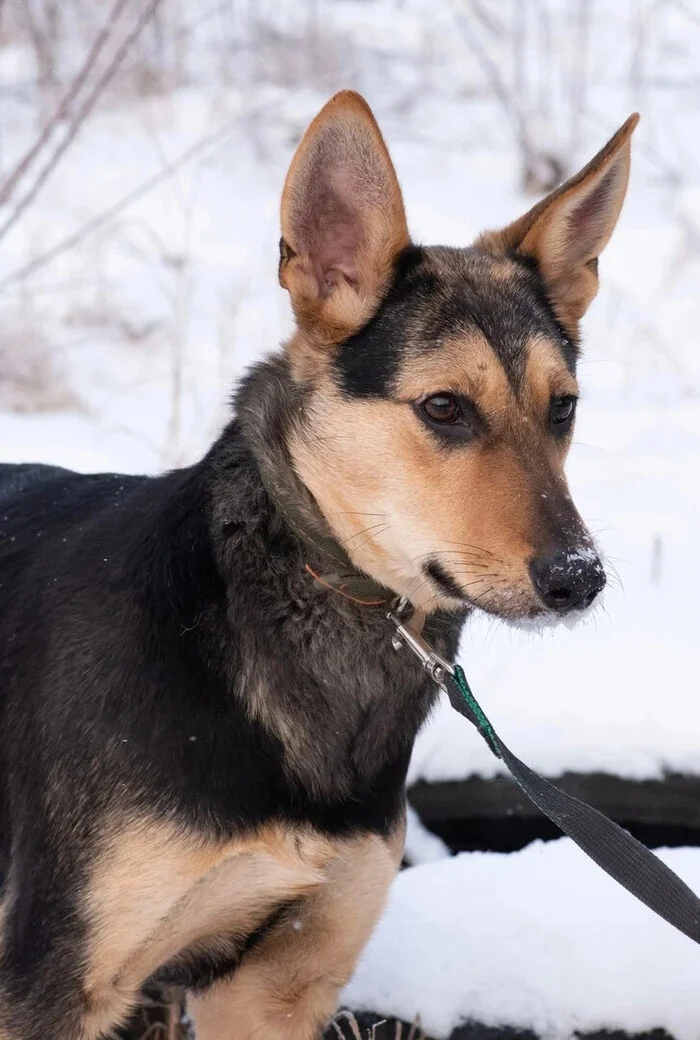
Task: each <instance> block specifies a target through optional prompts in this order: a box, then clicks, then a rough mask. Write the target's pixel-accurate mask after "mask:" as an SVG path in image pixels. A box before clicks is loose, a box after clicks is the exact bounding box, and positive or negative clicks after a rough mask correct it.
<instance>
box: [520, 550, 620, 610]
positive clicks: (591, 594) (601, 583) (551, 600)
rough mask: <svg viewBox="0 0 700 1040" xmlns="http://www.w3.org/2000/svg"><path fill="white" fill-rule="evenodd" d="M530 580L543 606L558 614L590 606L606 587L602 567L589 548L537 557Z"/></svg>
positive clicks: (531, 564) (533, 563) (532, 566)
mask: <svg viewBox="0 0 700 1040" xmlns="http://www.w3.org/2000/svg"><path fill="white" fill-rule="evenodd" d="M530 578H531V579H532V584H533V585H534V586H535V589H536V590H537V594H538V595H539V597H540V599H541V600H542V602H543V603H544V605H545V606H546V607H549V609H550V610H556V611H557V612H558V613H559V614H568V612H569V611H570V610H583V609H584V608H585V607H589V606H590V605H591V603H592V602H593V600H594V599H595V598H596V596H597V595H598V593H599V592H602V590H603V588H604V587H605V571H604V570H603V564H602V563H601V562H600V559H599V557H598V555H597V554H596V553H595V552H594V551H593V549H590V548H588V546H584V547H583V548H580V549H566V550H559V551H557V552H554V553H550V554H549V555H547V556H539V557H536V558H535V559H534V560H532V561H531V563H530Z"/></svg>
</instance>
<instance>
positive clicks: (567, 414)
mask: <svg viewBox="0 0 700 1040" xmlns="http://www.w3.org/2000/svg"><path fill="white" fill-rule="evenodd" d="M575 411H576V398H575V397H571V395H568V394H567V396H566V397H553V398H552V400H551V403H550V405H549V422H550V425H551V426H553V427H558V428H559V430H563V429H564V428H565V427H568V426H570V425H571V423H572V421H573V418H574V412H575Z"/></svg>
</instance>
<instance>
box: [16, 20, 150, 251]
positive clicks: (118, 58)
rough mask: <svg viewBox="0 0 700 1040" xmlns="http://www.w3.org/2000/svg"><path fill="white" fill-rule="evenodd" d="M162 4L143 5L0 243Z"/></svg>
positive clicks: (25, 208) (52, 169)
mask: <svg viewBox="0 0 700 1040" xmlns="http://www.w3.org/2000/svg"><path fill="white" fill-rule="evenodd" d="M161 3H162V0H149V2H148V3H147V4H146V6H145V7H144V9H143V11H142V12H141V15H140V16H139V18H138V20H137V21H136V24H135V25H134V27H133V28H132V30H131V32H129V33H128V34H127V36H126V37H125V38H124V40H123V41H122V43H121V45H120V46H119V48H118V49H117V51H116V53H115V54H114V56H113V58H112V60H111V62H110V63H109V65H108V66H107V68H106V69H105V70H104V72H103V73H102V75H101V76H100V77H99V78H98V79H97V80H96V81H95V83H94V85H93V87H92V89H91V91H90V93H89V94H88V95H87V97H86V98H85V100H84V101H83V103H82V105H81V106H80V107H79V108H78V110H77V112H76V113H75V115H74V116H73V119H72V121H71V125H70V127H69V129H68V133H67V134H66V136H65V137H64V138H63V140H62V141H61V142H60V143H59V144H58V146H57V147H56V150H55V151H54V153H53V155H52V156H51V158H50V159H49V161H48V162H47V163H46V165H45V166H44V168H43V169H42V170H41V171H40V172H39V174H38V175H37V178H36V180H35V181H34V184H33V185H32V186H31V188H30V189H29V191H28V192H27V193H26V194H25V195H24V196H23V197H22V198H21V199H20V200H19V202H18V203H17V205H16V206H15V208H14V210H13V212H12V213H11V214H10V216H9V217H8V218H7V220H6V221H5V223H4V224H3V225H2V226H1V227H0V240H2V239H3V238H4V237H5V235H6V234H7V232H8V231H9V230H10V228H11V227H13V226H14V225H15V224H16V223H17V221H18V220H19V218H20V217H21V216H22V214H23V213H24V212H25V211H26V210H27V209H28V208H29V206H31V204H32V203H33V202H34V200H35V199H36V197H37V195H38V194H39V192H40V191H41V189H42V188H43V186H44V184H46V181H47V180H48V179H49V177H50V176H51V174H52V173H53V171H54V170H55V169H56V166H57V165H58V162H59V160H60V159H61V157H62V156H63V155H64V154H65V152H66V151H67V150H68V148H69V147H70V145H71V143H72V142H73V140H74V139H75V137H76V136H77V134H78V131H79V130H80V128H81V127H82V125H83V123H84V122H85V120H86V119H87V117H88V115H89V114H90V112H91V111H92V109H93V108H94V106H95V104H96V103H97V101H98V100H99V98H100V96H101V95H102V92H103V91H104V89H105V88H106V86H107V84H108V83H109V82H110V80H111V79H112V77H113V76H114V74H115V73H116V72H117V70H118V69H119V66H120V65H121V64H122V62H123V61H124V58H125V57H126V55H127V54H128V52H129V50H130V48H131V46H132V44H133V43H134V42H135V41H136V40H137V39H138V37H139V36H140V34H141V32H142V31H143V29H144V28H145V26H146V25H147V24H148V22H149V21H150V19H151V18H152V17H153V15H154V13H155V11H156V10H157V8H158V7H159V6H160V4H161Z"/></svg>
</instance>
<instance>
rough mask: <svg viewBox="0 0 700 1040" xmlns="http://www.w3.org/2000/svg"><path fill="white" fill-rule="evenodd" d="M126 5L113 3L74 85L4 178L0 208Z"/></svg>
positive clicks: (122, 0)
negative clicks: (32, 142)
mask: <svg viewBox="0 0 700 1040" xmlns="http://www.w3.org/2000/svg"><path fill="white" fill-rule="evenodd" d="M128 3H131V0H115V4H114V6H113V7H112V10H111V11H110V13H109V16H108V18H107V20H106V21H105V23H104V25H103V26H102V28H101V29H100V31H99V32H98V34H97V36H96V37H95V39H94V40H93V43H92V46H91V48H90V50H89V52H88V55H87V57H86V59H85V61H84V62H83V65H82V67H81V68H80V69H79V71H78V72H77V74H76V76H75V77H74V79H73V82H72V83H71V84H70V86H69V87H68V89H67V90H66V92H65V94H64V95H63V97H62V98H61V100H60V102H59V104H58V105H57V106H56V109H55V111H54V113H53V115H52V116H51V118H50V119H48V120H47V121H46V123H45V124H44V126H43V128H42V130H41V132H40V133H39V136H38V137H37V139H36V141H35V142H34V144H33V145H32V146H31V147H30V148H29V149H28V150H27V151H26V152H25V153H24V155H23V156H22V158H21V159H20V160H19V162H18V163H17V165H16V166H15V168H14V169H13V170H12V171H11V173H10V174H8V176H7V177H6V178H5V180H4V181H3V184H2V186H0V206H2V205H4V204H5V203H6V202H7V200H8V199H9V198H10V196H11V195H12V192H13V191H14V189H15V188H16V186H17V184H18V182H19V181H20V180H21V179H22V177H23V176H24V174H25V173H26V172H27V170H28V169H29V167H30V166H31V164H32V163H33V162H34V160H35V159H36V157H37V155H39V153H40V152H41V151H42V149H43V148H44V147H45V146H46V145H47V144H48V142H49V139H50V138H51V136H52V134H53V132H54V130H55V129H56V127H57V126H58V125H59V124H60V123H62V122H63V120H64V119H65V118H66V116H67V114H68V112H69V110H70V107H71V105H72V104H73V102H74V101H75V99H76V97H77V96H78V94H79V93H80V91H81V90H82V88H83V86H84V84H85V81H86V80H87V78H88V76H89V75H90V73H91V72H92V70H93V68H94V67H95V63H96V62H97V59H98V58H99V56H100V54H101V53H102V51H103V49H104V46H105V44H106V42H107V40H108V39H109V35H110V33H111V31H112V29H113V28H114V25H115V23H116V21H117V19H118V18H119V16H120V14H121V13H122V11H123V10H124V8H125V7H126V5H127V4H128Z"/></svg>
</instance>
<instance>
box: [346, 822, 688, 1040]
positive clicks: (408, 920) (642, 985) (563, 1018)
mask: <svg viewBox="0 0 700 1040" xmlns="http://www.w3.org/2000/svg"><path fill="white" fill-rule="evenodd" d="M660 855H661V858H662V859H663V860H664V861H665V862H666V863H667V864H668V865H669V866H670V867H671V868H672V869H673V870H675V871H676V872H677V873H678V874H680V876H681V877H682V878H683V879H684V880H685V881H686V882H687V883H688V884H690V885H691V886H694V887H695V890H696V891H700V849H672V850H663V851H662V852H661V853H660ZM698 959H699V954H698V947H697V945H696V944H695V943H693V942H692V941H691V940H690V939H687V938H686V937H685V936H683V935H681V934H680V933H679V932H676V931H675V930H674V929H672V928H670V927H669V926H668V925H667V924H666V923H665V922H663V921H662V920H661V919H660V918H658V917H657V916H656V915H655V914H653V913H652V912H651V911H650V910H648V909H647V908H646V907H644V906H642V904H641V903H638V902H637V901H636V900H635V899H633V898H632V896H630V895H628V894H627V893H626V892H623V891H622V890H621V889H620V888H619V887H618V886H617V885H616V884H615V882H613V881H612V880H611V879H610V878H609V877H607V875H605V874H603V873H602V871H600V870H599V869H598V868H597V867H596V866H595V865H594V864H593V863H592V862H591V861H590V860H588V859H587V858H586V857H585V856H584V855H583V853H582V852H580V851H579V850H578V849H577V848H576V846H575V845H573V844H572V842H570V841H569V840H568V839H564V838H563V839H561V840H560V841H555V842H549V843H546V844H544V843H542V842H535V843H533V844H532V845H529V846H528V847H527V848H525V849H523V850H522V851H521V852H518V853H510V854H508V855H504V854H497V853H479V852H470V853H463V854H462V855H460V856H456V857H454V858H453V859H447V860H442V861H440V862H436V863H430V864H427V865H425V866H420V867H413V868H411V869H409V870H406V871H404V872H403V873H402V874H400V875H399V877H398V878H397V879H396V881H395V882H394V886H393V889H392V891H391V895H390V898H389V903H388V906H387V908H386V911H385V913H384V916H383V917H382V919H381V921H380V924H379V926H378V928H377V931H376V932H375V934H374V936H373V938H372V939H371V940H370V942H369V945H368V946H367V948H366V950H365V952H364V954H363V956H362V959H361V961H360V964H359V966H358V969H357V971H356V973H355V976H354V978H353V980H352V981H351V982H350V984H349V986H348V987H347V989H346V990H345V993H344V995H343V1003H344V1004H346V1005H347V1006H348V1007H352V1008H353V1009H355V1010H371V1011H376V1012H377V1013H378V1014H380V1015H387V1016H397V1017H399V1018H402V1019H404V1020H405V1021H408V1022H412V1021H414V1020H415V1018H416V1017H417V1016H419V1017H420V1022H421V1026H422V1028H423V1029H424V1030H425V1032H426V1033H427V1034H428V1035H429V1036H433V1037H437V1038H442V1037H447V1036H449V1035H450V1033H451V1032H452V1030H453V1029H455V1028H456V1027H457V1026H458V1025H461V1024H463V1023H464V1022H467V1021H469V1020H473V1021H477V1022H480V1023H482V1024H484V1025H487V1026H493V1027H504V1026H511V1027H513V1028H521V1029H531V1030H533V1031H534V1032H535V1033H536V1034H537V1035H538V1036H540V1037H542V1038H543V1040H569V1038H570V1037H572V1036H573V1035H574V1034H575V1033H578V1032H593V1031H596V1030H600V1029H608V1030H615V1029H620V1030H625V1031H627V1032H629V1033H638V1032H644V1031H646V1030H652V1029H666V1030H667V1031H668V1033H670V1035H671V1036H673V1037H674V1038H676V1040H697V1038H698V1036H700V1003H699V1002H698Z"/></svg>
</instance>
